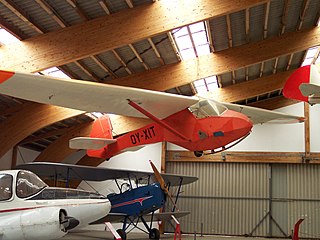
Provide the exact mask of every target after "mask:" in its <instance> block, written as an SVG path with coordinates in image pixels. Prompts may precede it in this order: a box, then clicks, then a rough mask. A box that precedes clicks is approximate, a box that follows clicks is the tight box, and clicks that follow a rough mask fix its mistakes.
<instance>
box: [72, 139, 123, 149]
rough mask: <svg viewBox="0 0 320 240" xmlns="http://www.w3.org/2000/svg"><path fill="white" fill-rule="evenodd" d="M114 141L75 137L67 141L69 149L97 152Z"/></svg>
mask: <svg viewBox="0 0 320 240" xmlns="http://www.w3.org/2000/svg"><path fill="white" fill-rule="evenodd" d="M116 141H117V140H116V139H107V138H91V137H76V138H72V139H70V141H69V147H70V148H72V149H93V150H98V149H101V148H103V147H105V146H106V145H108V144H111V143H115V142H116Z"/></svg>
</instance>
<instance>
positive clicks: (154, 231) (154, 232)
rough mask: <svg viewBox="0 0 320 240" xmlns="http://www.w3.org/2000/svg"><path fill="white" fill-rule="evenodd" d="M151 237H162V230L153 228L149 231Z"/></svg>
mask: <svg viewBox="0 0 320 240" xmlns="http://www.w3.org/2000/svg"><path fill="white" fill-rule="evenodd" d="M149 239H157V240H158V239H160V232H159V230H158V229H156V228H152V229H151V230H150V233H149Z"/></svg>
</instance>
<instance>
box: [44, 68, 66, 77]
mask: <svg viewBox="0 0 320 240" xmlns="http://www.w3.org/2000/svg"><path fill="white" fill-rule="evenodd" d="M40 74H44V75H48V76H51V77H57V78H70V77H69V76H68V75H67V74H65V73H64V72H62V71H61V70H60V69H59V68H57V67H52V68H48V69H45V70H43V71H41V72H40Z"/></svg>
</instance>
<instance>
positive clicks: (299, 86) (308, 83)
mask: <svg viewBox="0 0 320 240" xmlns="http://www.w3.org/2000/svg"><path fill="white" fill-rule="evenodd" d="M283 95H284V96H285V97H287V98H292V99H296V100H300V101H304V102H309V103H311V104H314V103H319V97H320V73H319V71H318V69H317V66H316V65H314V64H312V65H307V66H303V67H301V68H298V69H297V70H296V71H294V73H293V74H291V76H290V77H289V78H288V80H287V81H286V83H285V85H284V88H283Z"/></svg>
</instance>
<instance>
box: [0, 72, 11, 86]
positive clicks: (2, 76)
mask: <svg viewBox="0 0 320 240" xmlns="http://www.w3.org/2000/svg"><path fill="white" fill-rule="evenodd" d="M13 75H14V72H9V71H4V70H0V83H3V82H5V81H6V80H8V79H9V78H11V77H12V76H13Z"/></svg>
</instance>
